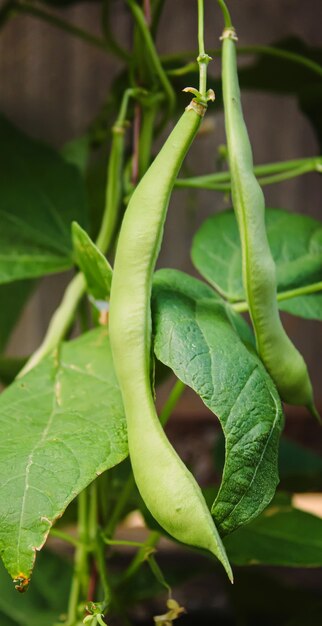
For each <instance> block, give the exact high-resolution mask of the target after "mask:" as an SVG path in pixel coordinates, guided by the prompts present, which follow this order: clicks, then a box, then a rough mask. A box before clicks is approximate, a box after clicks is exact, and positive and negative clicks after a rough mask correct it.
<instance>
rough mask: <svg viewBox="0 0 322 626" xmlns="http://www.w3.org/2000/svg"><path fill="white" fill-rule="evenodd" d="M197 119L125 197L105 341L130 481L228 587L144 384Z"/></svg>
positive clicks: (204, 513)
mask: <svg viewBox="0 0 322 626" xmlns="http://www.w3.org/2000/svg"><path fill="white" fill-rule="evenodd" d="M204 111H205V107H203V106H202V105H201V104H197V103H196V102H194V101H193V102H192V103H191V105H189V106H188V107H187V109H186V111H185V112H184V113H183V115H182V116H181V118H180V119H179V121H178V122H177V124H176V126H175V128H174V129H173V131H172V132H171V134H170V135H169V137H168V139H167V141H166V142H165V144H164V145H163V147H162V148H161V150H160V152H159V154H158V156H157V157H156V159H155V160H154V161H153V163H152V165H151V166H150V168H149V170H148V171H147V172H146V174H145V176H144V177H143V179H142V180H141V182H140V183H139V185H138V187H137V188H136V190H135V191H134V193H133V195H132V198H131V200H130V203H129V206H128V208H127V211H126V214H125V217H124V220H123V224H122V228H121V232H120V236H119V241H118V246H117V251H116V258H115V266H114V273H113V280H112V289H111V302H110V339H111V345H112V351H113V358H114V364H115V368H116V372H117V377H118V380H119V384H120V388H121V391H122V396H123V402H124V407H125V413H126V418H127V427H128V441H129V451H130V457H131V462H132V467H133V473H134V477H135V480H136V484H137V486H138V489H139V491H140V493H141V496H142V498H143V500H144V501H145V503H146V505H147V507H148V508H149V510H150V512H151V513H152V515H153V516H154V517H155V519H156V520H157V521H158V523H159V524H160V525H161V526H162V527H163V528H164V529H165V530H166V531H167V532H168V533H169V534H170V535H172V536H173V537H174V538H175V539H177V540H179V541H181V542H183V543H186V544H189V545H191V546H196V547H199V548H203V549H205V550H209V551H210V552H212V553H213V554H214V555H216V557H217V558H218V559H219V560H220V561H221V562H222V564H223V566H224V567H225V569H226V572H227V574H228V576H229V577H230V579H231V580H232V572H231V568H230V565H229V562H228V559H227V556H226V552H225V549H224V546H223V544H222V542H221V539H220V537H219V534H218V532H217V530H216V527H215V525H214V522H213V520H212V518H211V515H210V512H209V510H208V508H207V505H206V503H205V500H204V498H203V495H202V492H201V490H200V488H199V486H198V484H197V482H196V481H195V479H194V477H193V476H192V474H191V473H190V472H189V471H188V469H187V468H186V466H185V465H184V463H183V462H182V460H181V459H180V457H179V456H178V455H177V453H176V452H175V450H174V449H173V447H172V446H171V444H170V443H169V441H168V439H167V437H166V435H165V433H164V431H163V429H162V427H161V424H160V422H159V419H158V416H157V413H156V409H155V405H154V400H153V395H152V391H151V380H150V344H151V312H150V297H151V286H152V275H153V271H154V267H155V263H156V259H157V256H158V253H159V249H160V245H161V239H162V234H163V225H164V221H165V217H166V212H167V207H168V203H169V199H170V194H171V191H172V188H173V185H174V181H175V179H176V176H177V174H178V171H179V169H180V166H181V163H182V161H183V159H184V157H185V155H186V153H187V151H188V149H189V146H190V144H191V142H192V140H193V138H194V137H195V135H196V133H197V130H198V128H199V125H200V120H201V117H202V115H203V113H204Z"/></svg>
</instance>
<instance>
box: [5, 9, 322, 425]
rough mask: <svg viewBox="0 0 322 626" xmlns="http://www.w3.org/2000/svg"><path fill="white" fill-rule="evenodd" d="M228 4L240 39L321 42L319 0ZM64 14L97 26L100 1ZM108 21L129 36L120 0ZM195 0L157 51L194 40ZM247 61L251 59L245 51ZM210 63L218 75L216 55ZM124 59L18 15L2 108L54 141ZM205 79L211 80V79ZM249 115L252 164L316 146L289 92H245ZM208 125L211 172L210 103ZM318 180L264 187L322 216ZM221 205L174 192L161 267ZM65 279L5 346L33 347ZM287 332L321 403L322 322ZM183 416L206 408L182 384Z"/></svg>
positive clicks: (210, 41) (76, 125)
mask: <svg viewBox="0 0 322 626" xmlns="http://www.w3.org/2000/svg"><path fill="white" fill-rule="evenodd" d="M229 6H230V9H231V12H232V15H233V19H234V23H235V24H236V26H237V27H238V34H239V42H240V44H241V45H246V44H247V45H251V44H269V43H271V42H274V41H276V40H278V39H280V38H282V37H285V36H287V35H297V36H299V37H301V38H302V39H303V40H304V41H305V42H307V43H310V44H312V45H321V19H319V18H321V2H320V0H308V1H307V2H303V0H261V1H260V2H258V0H243V2H241V1H240V0H231V1H230V5H229ZM61 15H62V16H63V17H64V18H65V19H66V20H68V21H70V22H73V23H75V24H78V25H80V26H83V27H84V28H86V29H88V30H91V31H92V32H93V33H96V34H99V28H100V14H99V5H98V4H97V3H95V2H88V3H86V2H84V3H83V4H80V5H78V6H76V7H73V8H68V9H65V10H62V11H61ZM206 15H207V20H206V45H207V47H208V49H209V48H213V47H218V45H219V42H218V37H219V35H220V32H221V28H222V18H221V15H220V12H219V10H218V8H217V3H216V2H215V0H208V1H206ZM113 23H114V28H115V32H117V34H118V37H119V39H120V40H121V41H122V42H123V43H124V45H127V46H129V45H130V41H131V20H130V18H129V14H128V12H127V10H126V9H125V2H124V1H123V0H115V2H114V13H113ZM196 43H197V42H196V2H195V0H176V2H170V1H168V2H167V3H166V10H165V14H164V17H163V19H162V24H161V28H160V32H159V36H158V47H159V50H160V51H162V52H167V53H171V52H176V51H180V50H184V49H187V50H191V49H193V48H194V47H196ZM242 62H243V63H247V62H248V59H247V58H244V59H243V61H242ZM212 66H213V69H212V70H211V71H212V72H213V73H214V74H216V75H218V73H219V70H220V61H219V59H215V60H214V62H213V64H212ZM119 67H120V65H119V63H118V62H117V61H115V60H114V59H112V58H110V57H108V56H107V55H106V54H105V53H104V52H103V51H102V52H101V51H99V50H97V49H95V48H94V47H92V46H90V45H88V44H86V43H84V42H82V41H80V40H78V39H76V38H73V37H71V36H69V35H67V34H65V33H63V32H61V31H59V30H57V29H55V28H53V27H52V26H50V25H48V24H45V23H44V22H42V21H41V20H38V19H35V18H32V17H27V16H18V17H16V18H15V19H13V20H12V21H10V23H8V24H7V25H6V26H5V27H4V28H3V29H2V31H1V33H0V84H1V93H0V99H1V103H0V110H1V111H2V112H4V113H5V114H6V115H7V116H8V117H9V118H10V119H11V120H12V121H13V122H15V123H16V124H17V125H18V126H20V127H21V128H23V129H24V130H25V131H27V132H29V133H30V134H31V135H33V136H34V137H37V138H41V139H44V140H46V141H48V142H50V143H52V144H53V145H55V146H57V147H59V146H61V145H62V144H63V143H64V142H65V141H67V140H70V139H72V138H73V137H76V136H77V135H80V134H81V133H82V132H83V131H84V130H85V129H86V127H87V125H88V124H89V122H90V121H91V119H92V118H93V117H94V115H95V113H96V112H97V111H98V109H99V107H100V106H101V105H102V104H103V102H104V99H105V97H106V94H107V92H108V89H109V86H110V84H111V81H112V79H113V77H114V76H115V74H116V73H117V71H118V69H119ZM209 86H211V81H210V85H209ZM243 105H244V112H245V117H246V120H247V124H248V127H249V132H250V136H251V140H252V143H253V148H254V157H255V162H256V163H264V162H269V161H274V160H282V159H292V158H297V157H302V156H303V157H304V156H313V155H315V154H318V146H317V143H316V140H315V138H314V135H313V132H312V130H311V128H310V126H309V123H308V121H307V120H306V118H304V116H303V115H302V114H301V113H300V112H299V111H298V109H297V105H296V102H295V99H293V98H292V97H281V96H275V95H264V94H263V93H256V92H254V91H253V92H248V93H243ZM210 116H211V117H212V118H213V120H214V132H213V133H211V134H209V135H207V136H203V137H200V138H199V139H198V141H197V142H196V144H195V146H194V148H193V151H192V153H191V155H189V166H190V167H191V168H192V169H193V170H194V171H195V172H196V173H202V172H204V173H206V172H209V171H211V170H212V168H213V164H214V161H215V156H216V150H217V147H218V146H219V145H220V144H221V143H223V142H224V130H223V115H222V113H221V112H220V113H216V106H215V105H214V106H213V107H212V112H209V114H208V117H210ZM320 189H321V179H320V178H319V177H318V176H317V175H316V174H310V175H307V176H303V177H301V178H300V179H297V180H294V181H290V182H287V183H283V184H282V185H278V186H274V187H273V188H269V189H267V188H266V190H265V195H266V198H267V204H268V205H269V206H276V207H283V208H287V209H292V210H294V211H298V212H303V213H306V214H308V215H311V216H315V217H319V216H320V218H321V210H320V202H321V195H320V194H319V190H320ZM223 206H224V200H223V199H222V197H221V195H219V194H216V193H210V192H203V193H197V194H191V193H189V194H188V193H185V192H182V191H180V192H176V193H175V195H174V198H173V202H172V206H171V210H170V212H169V219H168V222H167V226H166V236H165V241H164V244H163V248H162V253H161V257H160V261H159V266H162V267H165V266H172V267H176V268H179V269H185V270H187V271H191V264H190V260H189V249H190V244H191V239H192V236H193V234H194V232H195V230H196V228H197V226H198V225H199V224H200V223H201V222H202V221H203V219H204V218H205V217H206V216H208V215H210V214H211V213H212V212H213V211H216V210H220V209H222V208H223ZM65 284H66V276H53V277H50V278H48V279H46V280H43V281H42V284H41V287H40V289H39V290H38V291H37V293H36V294H35V295H34V296H33V298H32V300H31V301H30V303H29V304H28V306H27V307H26V310H25V312H24V314H23V317H22V319H21V321H20V323H19V326H18V328H17V329H16V331H15V333H14V335H13V337H12V340H11V342H10V346H9V351H10V353H11V354H27V353H28V352H31V351H32V350H34V349H35V348H36V346H37V345H38V344H39V342H40V341H41V338H42V336H43V334H44V332H45V329H46V326H47V323H48V320H49V318H50V315H51V313H52V312H53V310H54V309H55V307H56V306H57V304H58V302H59V300H60V297H61V294H62V292H63V289H64V285H65ZM284 320H285V324H286V325H287V329H288V332H289V333H290V335H291V336H292V338H293V339H294V340H295V342H296V344H297V346H298V347H299V348H300V349H301V351H302V352H303V354H304V356H305V358H306V360H307V362H308V364H309V368H310V372H311V375H312V380H313V383H314V386H315V390H316V396H317V401H318V404H319V406H320V407H321V406H322V385H321V382H320V381H321V348H322V332H321V325H320V324H318V323H317V322H308V321H303V320H299V319H297V318H293V317H291V316H285V317H284ZM179 413H181V414H182V415H183V416H188V415H195V414H196V413H198V414H200V415H201V416H202V415H206V413H207V409H205V408H204V407H203V405H202V404H201V402H200V401H199V400H198V399H197V398H195V397H194V395H193V394H192V393H190V392H188V393H187V394H186V396H185V399H184V400H183V402H182V403H181V405H180V410H179Z"/></svg>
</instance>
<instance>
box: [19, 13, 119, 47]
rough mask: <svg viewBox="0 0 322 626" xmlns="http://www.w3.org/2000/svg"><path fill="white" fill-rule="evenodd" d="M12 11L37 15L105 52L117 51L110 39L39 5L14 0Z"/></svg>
mask: <svg viewBox="0 0 322 626" xmlns="http://www.w3.org/2000/svg"><path fill="white" fill-rule="evenodd" d="M11 12H12V13H13V14H14V13H23V14H25V15H30V16H31V17H36V18H38V19H41V20H43V21H44V22H47V23H48V24H51V25H52V26H54V27H56V28H59V29H60V30H63V31H64V32H66V33H68V34H69V35H73V36H74V37H78V39H81V40H82V41H84V42H86V43H89V44H91V45H92V46H95V47H96V48H99V49H100V50H104V51H105V52H108V51H110V52H114V54H115V53H116V51H115V50H113V49H111V46H110V43H109V42H108V41H105V40H104V39H100V38H99V37H96V36H95V35H92V34H91V33H89V32H87V31H86V30H83V29H82V28H79V27H78V26H74V25H73V24H70V23H69V22H66V21H65V20H63V19H61V18H60V17H58V16H57V15H54V14H53V13H51V12H49V11H47V10H44V9H40V8H39V7H36V6H34V5H33V4H31V3H29V2H13V3H12V8H11ZM118 56H119V55H118Z"/></svg>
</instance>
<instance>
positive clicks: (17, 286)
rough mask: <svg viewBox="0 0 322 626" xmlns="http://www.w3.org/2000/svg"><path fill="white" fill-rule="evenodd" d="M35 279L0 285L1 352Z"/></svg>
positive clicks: (33, 285)
mask: <svg viewBox="0 0 322 626" xmlns="http://www.w3.org/2000/svg"><path fill="white" fill-rule="evenodd" d="M34 287H35V281H32V280H17V281H16V282H14V283H8V284H7V285H0V301H1V302H2V306H1V307H0V351H1V352H2V351H3V350H4V348H5V347H6V345H7V343H8V340H9V339H10V335H11V332H12V331H13V329H14V327H15V325H16V323H17V322H18V320H19V317H20V315H21V313H22V310H23V308H24V306H25V304H26V303H27V300H28V298H29V297H30V295H31V293H32V291H33V289H34Z"/></svg>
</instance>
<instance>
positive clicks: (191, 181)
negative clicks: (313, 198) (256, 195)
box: [175, 157, 322, 191]
mask: <svg viewBox="0 0 322 626" xmlns="http://www.w3.org/2000/svg"><path fill="white" fill-rule="evenodd" d="M321 169H322V157H310V158H306V159H294V160H291V161H281V162H278V163H268V164H265V165H256V166H255V167H254V173H255V175H256V176H257V177H258V179H259V180H260V182H261V184H262V185H269V184H273V183H276V182H281V181H283V180H287V179H289V178H293V177H296V176H300V175H301V174H306V173H308V172H314V171H315V172H320V171H321ZM262 176H264V177H262ZM175 186H176V187H178V188H180V187H182V188H185V187H192V188H196V189H199V188H200V189H215V190H218V191H229V190H230V172H229V171H227V172H217V173H215V174H206V175H204V176H194V177H191V178H178V179H177V180H176V182H175Z"/></svg>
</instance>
